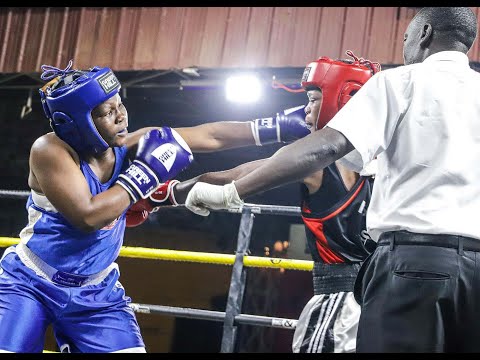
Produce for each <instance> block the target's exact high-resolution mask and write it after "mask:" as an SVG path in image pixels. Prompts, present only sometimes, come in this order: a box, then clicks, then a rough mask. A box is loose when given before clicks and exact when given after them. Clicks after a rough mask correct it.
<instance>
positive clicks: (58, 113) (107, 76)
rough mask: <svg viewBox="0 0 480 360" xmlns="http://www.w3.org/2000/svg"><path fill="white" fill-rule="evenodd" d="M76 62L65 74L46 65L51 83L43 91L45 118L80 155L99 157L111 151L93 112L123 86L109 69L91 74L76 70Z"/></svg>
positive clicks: (95, 68) (41, 91) (41, 93)
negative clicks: (97, 126)
mask: <svg viewBox="0 0 480 360" xmlns="http://www.w3.org/2000/svg"><path fill="white" fill-rule="evenodd" d="M72 65H73V61H72V60H70V61H69V63H68V66H67V67H66V68H65V69H64V70H61V69H59V68H56V67H54V66H50V65H42V66H41V69H42V70H43V73H42V75H41V78H42V80H50V81H49V82H48V83H47V84H45V85H44V86H43V87H42V88H41V89H39V93H40V98H41V101H42V106H43V110H44V112H45V115H46V116H47V118H48V119H49V120H50V126H51V127H52V130H53V131H54V132H55V134H57V136H58V137H59V138H60V139H62V140H63V141H65V142H66V143H67V144H68V145H70V146H71V147H72V148H73V149H74V150H75V151H77V152H78V153H79V154H97V153H101V152H104V151H105V150H107V149H108V148H109V145H108V144H107V142H106V141H105V140H104V139H103V138H102V136H101V135H100V133H99V132H98V130H97V128H96V126H95V124H94V122H93V119H92V114H91V112H92V110H93V109H94V108H96V107H97V106H98V105H100V104H102V103H103V102H105V101H107V100H108V99H110V98H111V97H112V96H114V95H116V94H118V92H119V90H120V87H121V85H120V82H119V81H118V79H117V78H116V76H115V74H114V73H113V71H112V70H111V69H109V68H108V67H104V68H100V67H98V66H95V67H93V68H92V69H90V70H88V71H81V70H73V69H72Z"/></svg>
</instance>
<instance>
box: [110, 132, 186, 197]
mask: <svg viewBox="0 0 480 360" xmlns="http://www.w3.org/2000/svg"><path fill="white" fill-rule="evenodd" d="M192 161H193V155H192V151H191V150H190V147H189V146H188V145H187V143H186V142H185V140H183V139H182V137H181V136H180V135H179V134H178V133H177V132H176V131H175V130H173V129H172V128H169V127H162V128H160V129H154V130H150V131H149V132H148V133H146V134H145V135H144V136H143V137H142V138H141V139H140V141H139V142H138V150H137V154H136V157H135V160H133V162H132V164H131V165H130V166H129V167H128V168H127V170H125V171H124V172H123V173H121V174H120V175H119V176H118V179H117V181H116V183H117V184H119V185H121V186H122V187H123V188H124V189H125V190H127V192H128V193H129V194H130V196H131V197H132V199H133V201H134V202H137V201H138V200H140V199H146V198H147V197H149V196H150V195H151V194H152V193H153V192H154V191H155V190H156V189H157V188H158V186H159V185H160V184H161V183H164V182H166V181H167V180H170V179H171V178H173V177H175V176H176V175H177V174H178V173H179V172H181V171H182V170H184V169H186V168H187V167H188V166H189V165H190V163H191V162H192Z"/></svg>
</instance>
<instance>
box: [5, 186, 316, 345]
mask: <svg viewBox="0 0 480 360" xmlns="http://www.w3.org/2000/svg"><path fill="white" fill-rule="evenodd" d="M29 194H30V192H29V191H19V190H0V197H6V198H13V199H19V198H26V197H28V195H29ZM169 208H171V209H185V208H184V207H183V206H177V207H169ZM214 211H223V212H231V213H238V214H241V220H240V226H239V231H238V239H237V249H236V251H235V255H230V254H215V253H202V252H192V251H177V250H167V249H151V248H142V247H129V246H122V248H121V250H120V256H122V257H132V258H143V259H156V260H167V261H186V262H198V263H210V264H220V265H232V266H233V268H232V275H231V280H230V287H229V292H228V299H227V305H226V310H225V312H221V311H211V310H202V309H193V308H181V307H172V306H162V305H151V304H138V303H131V304H130V307H131V308H132V309H133V310H134V311H135V312H138V313H146V314H163V315H173V316H176V317H183V318H191V319H201V320H210V321H219V322H223V334H222V340H221V350H220V352H222V353H232V352H234V350H235V343H236V338H237V331H238V329H237V326H238V325H239V324H246V325H256V326H266V327H274V328H283V329H291V330H294V329H295V328H296V325H297V320H294V319H286V318H277V317H267V316H259V315H249V314H242V313H241V308H242V303H243V297H244V292H245V284H246V268H248V267H263V268H283V269H290V270H303V271H311V270H312V269H313V261H307V260H295V259H283V258H281V259H280V258H269V257H259V256H250V255H248V248H249V245H250V238H251V233H252V228H253V222H254V218H255V214H271V215H284V216H299V215H300V208H298V207H292V206H277V205H261V204H249V203H246V204H244V205H243V206H242V207H241V208H236V209H230V210H214ZM19 241H20V239H18V238H11V237H0V247H7V246H11V245H14V244H17V243H18V242H19Z"/></svg>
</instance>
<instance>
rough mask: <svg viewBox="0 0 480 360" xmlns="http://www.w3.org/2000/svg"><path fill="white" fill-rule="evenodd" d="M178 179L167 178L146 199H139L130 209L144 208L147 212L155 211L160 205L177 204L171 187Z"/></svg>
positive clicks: (138, 209)
mask: <svg viewBox="0 0 480 360" xmlns="http://www.w3.org/2000/svg"><path fill="white" fill-rule="evenodd" d="M179 182H180V181H178V180H168V181H166V182H164V183H162V184H160V186H159V187H158V188H157V190H155V192H154V193H153V194H152V195H150V196H149V197H148V198H146V199H141V200H139V201H137V202H136V203H135V204H133V205H132V207H131V208H130V210H134V211H142V210H146V211H148V212H149V213H151V212H156V211H158V209H160V207H161V206H178V203H177V201H176V200H175V196H174V194H173V188H174V187H175V185H177V184H178V183H179Z"/></svg>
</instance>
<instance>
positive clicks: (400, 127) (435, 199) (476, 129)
mask: <svg viewBox="0 0 480 360" xmlns="http://www.w3.org/2000/svg"><path fill="white" fill-rule="evenodd" d="M327 126H328V127H330V128H333V129H336V130H338V131H340V132H341V133H342V134H344V135H345V136H346V137H347V138H348V140H349V141H350V142H351V143H352V144H353V146H354V147H355V148H356V149H357V150H358V152H359V153H360V155H361V157H362V160H363V163H364V164H367V163H368V162H370V161H371V160H372V159H373V158H375V157H377V159H378V173H377V175H376V177H375V185H374V186H373V194H372V199H371V202H370V206H369V209H368V212H367V230H368V231H369V233H370V235H371V236H372V238H373V239H374V240H378V237H379V235H380V234H381V233H382V232H384V231H394V230H407V231H412V232H418V233H429V234H455V235H464V236H470V237H474V238H478V239H480V74H479V73H477V72H476V71H474V70H472V69H471V68H470V66H469V60H468V57H467V56H466V55H465V54H463V53H461V52H458V51H442V52H439V53H436V54H433V55H431V56H429V57H428V58H427V59H425V60H424V61H423V62H422V63H419V64H412V65H407V66H400V67H397V68H394V69H389V70H384V71H381V72H379V73H377V74H376V75H374V76H373V77H372V78H371V79H370V80H369V81H367V83H366V84H365V85H364V86H363V87H362V88H361V89H360V90H359V91H358V93H356V94H355V96H353V97H352V99H351V100H350V101H349V102H348V103H347V104H346V105H345V106H344V107H343V108H342V109H341V110H340V111H339V112H338V113H337V115H336V116H335V117H334V118H333V119H332V120H331V121H330V122H329V123H328V125H327Z"/></svg>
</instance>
